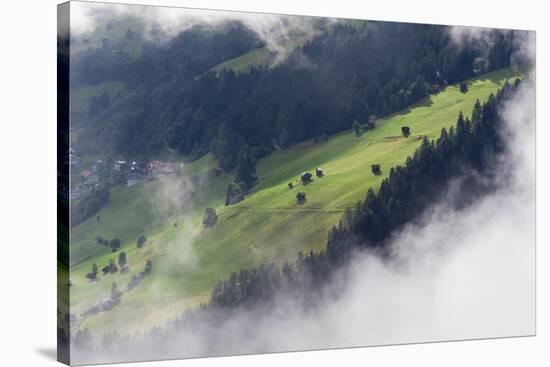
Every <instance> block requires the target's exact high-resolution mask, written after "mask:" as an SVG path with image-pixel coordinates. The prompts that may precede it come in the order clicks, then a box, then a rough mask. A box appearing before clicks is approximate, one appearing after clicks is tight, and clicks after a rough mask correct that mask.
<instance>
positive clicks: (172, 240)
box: [71, 68, 522, 333]
mask: <svg viewBox="0 0 550 367" xmlns="http://www.w3.org/2000/svg"><path fill="white" fill-rule="evenodd" d="M521 76H522V70H519V69H512V68H510V69H504V70H500V71H497V72H494V73H490V74H486V75H483V76H480V77H479V78H477V79H473V80H470V81H468V84H469V91H468V92H467V93H465V94H464V93H461V92H460V90H459V88H458V86H449V87H448V88H446V89H445V90H444V91H443V92H441V93H439V94H437V95H433V96H431V97H429V98H427V99H425V100H422V101H420V102H419V103H417V104H416V105H414V106H411V108H410V109H409V110H406V111H402V112H400V113H397V114H394V115H391V116H388V117H386V118H383V119H380V120H379V121H378V122H377V128H376V129H374V130H372V131H368V132H366V133H364V134H363V135H362V136H356V135H355V133H354V132H353V131H346V132H343V133H340V134H338V135H335V136H330V137H329V140H328V142H320V143H314V142H312V141H310V142H304V143H301V144H299V145H295V146H292V147H290V148H289V149H285V150H282V151H278V152H274V153H273V154H271V155H269V156H267V157H265V158H264V159H261V160H260V161H259V162H258V164H257V170H258V175H259V177H260V180H259V182H258V184H257V185H256V186H255V187H254V189H253V192H252V193H251V194H250V195H249V196H248V197H247V199H246V200H244V201H243V202H241V203H239V204H237V205H234V206H230V207H225V206H224V205H223V204H224V194H225V188H226V187H227V183H228V182H229V181H230V179H231V178H230V177H229V176H228V175H223V176H220V177H215V178H214V177H212V178H210V179H209V180H208V181H207V182H206V183H205V186H202V188H201V190H200V191H201V192H202V194H200V195H199V197H200V198H197V199H196V200H195V199H193V200H192V202H193V206H192V208H193V209H192V210H190V211H186V212H185V213H184V212H181V211H180V212H178V211H177V210H176V208H175V207H171V206H170V205H172V203H173V201H172V200H170V198H171V197H173V195H171V191H170V187H172V186H173V185H174V184H176V185H177V184H179V183H181V181H184V180H185V179H186V178H185V177H184V178H178V177H170V178H166V180H167V181H166V182H163V181H161V180H155V181H152V182H144V183H141V184H139V185H137V186H135V187H133V188H130V189H121V190H119V191H117V192H114V193H113V194H112V199H111V202H110V204H108V205H107V207H105V208H104V209H103V210H102V211H101V212H100V215H101V218H102V219H101V221H100V222H97V223H96V222H95V218H92V219H90V220H88V221H86V222H84V223H83V224H82V225H80V226H78V227H77V228H76V229H75V232H74V237H73V241H74V244H73V245H72V248H71V250H72V252H71V258H72V259H73V260H74V264H78V265H76V266H75V267H74V268H73V270H72V271H71V277H72V280H73V283H74V287H73V289H72V293H71V294H72V298H71V303H72V306H73V307H74V309H75V310H77V312H81V311H82V310H84V309H86V308H87V307H89V306H90V305H93V304H94V303H96V302H97V301H98V300H100V299H102V298H104V297H106V296H108V294H109V292H110V287H111V284H112V282H113V281H116V282H118V284H125V283H126V282H127V281H128V279H129V278H130V277H131V276H132V275H133V274H135V273H137V272H138V271H141V269H142V268H143V265H144V263H145V260H146V259H147V258H151V259H152V260H153V263H154V272H153V274H152V275H151V276H150V277H148V278H146V279H145V280H144V281H143V283H142V284H140V285H139V287H138V288H136V289H134V290H132V291H131V292H129V293H127V294H126V295H124V298H123V300H122V303H121V304H120V305H119V306H117V307H116V308H115V309H114V310H113V311H110V312H107V313H102V314H98V315H95V316H93V317H90V318H88V319H86V320H84V322H83V323H82V325H81V327H87V326H93V327H94V328H97V332H99V333H101V332H107V331H112V330H114V329H116V328H125V330H126V331H130V330H134V329H135V330H140V329H143V328H147V327H150V326H153V325H156V324H159V323H160V322H162V320H166V319H167V318H171V317H175V316H176V315H178V314H179V313H180V312H181V311H182V309H183V308H184V307H187V306H193V305H198V304H199V303H200V302H203V301H205V300H206V299H207V298H208V295H209V293H210V290H211V289H212V287H213V286H214V284H215V283H216V282H217V281H218V280H220V279H223V278H226V277H227V276H228V275H229V274H230V273H231V272H232V271H236V270H239V269H241V268H250V267H252V266H255V265H257V264H259V263H262V262H271V261H273V262H278V263H281V262H284V261H290V260H293V259H294V258H295V256H296V253H297V252H298V251H300V250H301V251H310V250H313V251H319V250H322V249H323V248H324V247H325V245H326V239H327V233H328V230H329V228H330V227H331V226H332V225H333V224H334V223H336V222H337V221H338V219H339V218H340V217H341V215H342V212H343V211H344V210H345V209H346V208H347V207H350V206H353V205H354V204H355V203H356V202H357V200H359V199H362V198H363V197H364V195H365V193H366V191H367V190H368V188H369V187H373V188H376V189H377V188H378V187H379V185H380V182H381V181H382V179H383V178H384V177H386V175H387V173H388V172H389V169H390V168H391V167H393V166H395V165H398V164H402V163H403V162H404V161H405V159H406V157H407V156H409V155H410V154H411V153H412V152H413V151H414V150H415V149H416V148H417V147H418V146H419V144H420V142H421V139H422V137H424V136H428V137H430V138H434V137H436V136H437V135H439V133H440V131H441V129H442V128H443V127H449V126H451V125H452V124H454V122H455V121H456V116H457V115H458V113H459V111H464V112H468V111H471V109H472V107H473V105H474V103H475V101H476V100H477V99H480V100H482V101H483V100H486V99H487V97H488V96H489V94H490V93H494V92H496V90H497V89H498V88H499V87H500V86H502V85H503V84H504V82H505V81H506V80H507V79H514V78H516V77H521ZM402 126H409V127H410V129H411V136H409V137H408V138H404V137H402V135H401V127H402ZM374 163H378V164H380V165H381V169H382V175H379V176H375V175H373V174H372V172H371V168H370V167H371V164H374ZM212 165H213V161H212V160H209V159H208V158H205V159H204V161H199V162H194V163H193V164H191V165H189V169H190V170H191V171H190V172H193V171H195V172H196V171H199V172H208V171H209V169H210V168H211V167H212ZM316 167H322V168H323V169H324V171H325V176H324V177H322V178H314V180H313V181H312V182H311V183H310V184H308V185H306V186H303V185H302V184H300V183H299V182H298V181H297V180H298V179H299V176H300V174H301V173H302V172H304V171H310V172H312V173H313V172H314V169H315V168H316ZM190 174H191V173H190ZM171 181H174V182H171ZM289 182H293V183H294V184H295V188H293V189H289V188H288V186H287V184H288V183H289ZM165 191H166V192H165ZM299 191H303V192H305V193H306V194H307V200H306V202H305V203H304V204H302V205H299V204H297V203H296V198H295V195H296V193H297V192H299ZM158 192H162V193H163V194H166V195H165V196H166V197H164V196H162V198H161V199H158V200H153V202H154V203H156V204H153V203H152V202H151V201H150V200H149V199H148V198H151V197H152V198H159V195H158ZM201 198H202V199H201ZM157 204H158V205H157ZM207 206H212V207H216V210H217V212H218V222H217V223H216V225H215V226H214V227H213V228H211V229H208V230H204V229H203V228H202V227H201V226H200V218H201V216H202V213H203V212H204V209H205V208H206V207H207ZM174 221H177V222H178V226H177V227H175V226H174ZM96 233H102V234H103V236H105V237H107V238H111V237H114V236H116V237H119V238H121V240H122V250H124V251H126V253H127V255H128V259H129V264H130V272H129V274H126V275H121V274H118V273H117V274H115V275H108V276H101V280H100V281H99V282H96V283H88V282H87V280H86V278H85V274H86V273H87V272H89V271H90V269H91V266H92V264H93V263H94V262H95V263H97V264H98V266H100V268H101V267H102V266H104V265H106V263H107V262H108V259H110V258H115V255H116V254H111V253H110V252H109V251H108V250H107V249H104V248H100V247H99V248H98V245H94V239H95V236H96ZM142 233H145V234H146V235H147V237H148V238H149V241H148V242H149V244H148V245H147V246H145V247H144V248H143V249H137V248H136V245H135V239H136V238H137V236H139V235H140V234H142ZM157 295H162V298H159V297H157ZM151 299H154V301H153V304H151V301H150V300H151ZM145 300H147V302H145ZM146 305H147V306H146ZM115 320H116V321H115ZM135 320H139V322H137V323H136V321H135ZM115 322H116V323H115Z"/></svg>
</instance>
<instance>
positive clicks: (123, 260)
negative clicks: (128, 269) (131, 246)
mask: <svg viewBox="0 0 550 367" xmlns="http://www.w3.org/2000/svg"><path fill="white" fill-rule="evenodd" d="M118 266H120V267H121V268H123V267H125V266H126V252H124V251H121V252H120V254H118Z"/></svg>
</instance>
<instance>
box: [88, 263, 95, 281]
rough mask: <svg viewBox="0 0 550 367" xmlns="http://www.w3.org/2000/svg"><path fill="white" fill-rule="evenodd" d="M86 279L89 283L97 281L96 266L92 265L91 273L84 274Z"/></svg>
mask: <svg viewBox="0 0 550 367" xmlns="http://www.w3.org/2000/svg"><path fill="white" fill-rule="evenodd" d="M86 278H88V279H89V280H91V281H94V280H96V279H97V264H94V265H92V271H91V272H89V273H88V274H86Z"/></svg>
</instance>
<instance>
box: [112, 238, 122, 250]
mask: <svg viewBox="0 0 550 367" xmlns="http://www.w3.org/2000/svg"><path fill="white" fill-rule="evenodd" d="M110 246H111V249H112V250H113V252H116V251H118V250H119V249H120V240H119V239H118V238H113V239H112V240H111V243H110Z"/></svg>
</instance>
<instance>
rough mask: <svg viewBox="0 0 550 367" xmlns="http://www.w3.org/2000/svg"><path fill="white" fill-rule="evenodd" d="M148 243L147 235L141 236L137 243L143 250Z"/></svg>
mask: <svg viewBox="0 0 550 367" xmlns="http://www.w3.org/2000/svg"><path fill="white" fill-rule="evenodd" d="M146 242H147V237H145V235H143V234H142V235H141V236H139V237H138V239H137V241H136V245H137V247H138V248H142V247H143V246H144V245H145V243H146Z"/></svg>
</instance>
